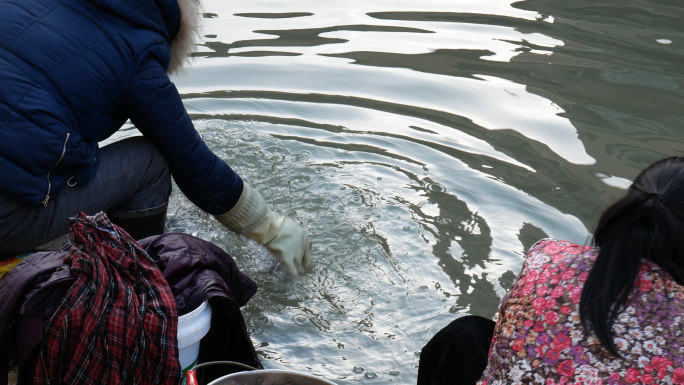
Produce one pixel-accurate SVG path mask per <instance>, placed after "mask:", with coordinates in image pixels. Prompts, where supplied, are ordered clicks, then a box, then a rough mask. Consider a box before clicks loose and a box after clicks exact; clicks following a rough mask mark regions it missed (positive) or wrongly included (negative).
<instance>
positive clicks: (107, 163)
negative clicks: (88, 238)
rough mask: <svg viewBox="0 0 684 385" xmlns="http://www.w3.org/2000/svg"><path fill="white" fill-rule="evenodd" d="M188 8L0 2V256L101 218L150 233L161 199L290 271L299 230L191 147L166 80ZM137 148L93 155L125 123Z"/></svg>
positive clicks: (296, 260)
mask: <svg viewBox="0 0 684 385" xmlns="http://www.w3.org/2000/svg"><path fill="white" fill-rule="evenodd" d="M199 17H200V16H199V10H198V4H197V0H180V1H179V0H0V256H2V255H8V254H12V253H15V252H20V251H24V250H27V249H31V248H33V247H36V246H38V245H40V244H42V243H44V242H46V241H49V240H51V239H53V238H55V237H57V236H59V235H61V234H64V233H66V232H67V228H68V221H67V218H68V217H71V216H74V215H76V214H78V212H79V211H84V212H86V213H89V214H91V213H95V212H99V211H105V212H107V214H108V215H109V217H110V219H112V221H113V222H115V223H117V224H119V225H121V226H122V227H124V228H125V229H127V230H129V232H132V233H134V234H132V235H134V236H137V237H138V238H140V237H143V236H146V235H152V234H154V233H160V232H162V231H163V223H164V219H165V217H166V206H167V202H168V196H169V193H170V190H171V183H170V175H169V172H170V174H171V175H172V176H173V178H174V180H175V181H176V183H177V185H178V186H179V188H180V189H181V191H183V193H184V194H185V195H186V196H187V197H188V198H189V199H190V200H191V201H192V202H193V203H195V204H196V205H197V206H199V207H200V208H201V209H203V210H204V211H206V212H208V213H210V214H212V215H214V216H216V218H217V219H218V220H219V221H220V222H222V223H223V224H225V225H226V226H227V227H228V228H229V229H230V230H232V231H234V232H237V233H239V234H242V235H245V236H247V237H249V238H251V239H254V240H256V241H258V242H260V243H262V244H264V245H265V246H266V247H267V248H268V249H269V250H270V251H272V252H273V254H274V255H275V256H276V257H278V258H279V259H280V260H281V262H283V263H284V264H285V266H286V267H287V269H288V271H290V272H291V273H293V274H294V273H296V272H297V271H298V270H299V268H300V267H301V266H302V265H303V264H305V263H307V261H308V259H309V251H310V242H309V240H308V236H307V235H306V233H305V232H304V231H303V230H302V229H301V228H300V227H299V226H298V225H297V224H295V222H294V221H292V220H291V219H289V218H287V217H284V216H281V215H278V214H276V213H273V212H272V211H271V210H270V209H269V208H268V206H267V205H266V203H265V202H264V200H263V198H262V197H261V195H260V194H259V193H258V192H257V191H256V190H255V189H254V188H252V187H251V186H250V185H249V184H247V183H245V182H243V181H242V179H241V178H240V177H239V176H238V175H237V174H236V173H235V172H234V171H233V170H232V169H231V168H230V167H229V166H228V165H227V164H226V163H225V162H223V161H222V160H221V159H219V158H218V157H217V156H216V155H214V154H213V153H212V152H211V150H209V148H208V147H207V146H206V144H205V143H204V142H203V141H202V139H201V138H200V137H199V135H198V133H197V131H196V130H195V129H194V127H193V124H192V121H191V120H190V117H189V116H188V114H187V112H186V111H185V108H184V107H183V104H182V102H181V98H180V95H179V93H178V91H177V89H176V88H175V86H174V85H173V83H172V82H171V81H170V80H169V77H168V74H169V73H172V72H173V71H175V70H178V69H179V68H180V67H181V66H182V64H183V62H184V60H185V59H186V58H187V57H188V53H189V51H190V50H191V49H192V47H193V46H194V45H195V38H196V36H197V34H198V32H197V29H196V26H197V25H198V24H197V22H198V21H199ZM129 119H130V121H131V122H132V123H133V124H134V125H135V126H136V127H137V128H138V129H139V130H140V132H141V133H142V134H143V137H137V138H131V139H126V140H123V141H119V142H116V143H114V144H112V145H109V146H105V147H103V148H101V149H100V148H98V142H100V141H102V140H104V139H106V138H108V137H109V136H111V135H112V134H113V133H114V132H116V131H117V130H118V129H119V128H120V127H121V126H122V125H123V124H124V123H125V122H126V121H127V120H129Z"/></svg>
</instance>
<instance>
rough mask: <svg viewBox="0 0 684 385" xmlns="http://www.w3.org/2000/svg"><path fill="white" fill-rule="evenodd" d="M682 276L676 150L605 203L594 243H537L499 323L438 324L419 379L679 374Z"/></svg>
mask: <svg viewBox="0 0 684 385" xmlns="http://www.w3.org/2000/svg"><path fill="white" fill-rule="evenodd" d="M682 285H684V158H682V157H673V158H667V159H664V160H661V161H658V162H656V163H655V164H653V165H651V166H649V167H648V168H647V169H645V170H644V171H642V172H641V173H640V174H639V175H638V176H637V178H636V180H635V181H634V183H633V184H632V185H631V186H630V188H629V190H628V192H627V195H626V196H625V197H623V198H622V199H620V200H618V201H617V202H616V203H614V204H613V205H612V206H610V207H609V208H608V209H606V210H605V211H604V212H603V214H602V216H601V218H600V220H599V223H598V225H597V227H596V230H595V232H594V237H593V247H589V246H580V245H577V244H573V243H571V242H566V241H560V240H552V239H544V240H541V241H539V242H537V243H536V244H535V245H534V246H533V247H532V248H531V249H530V251H529V252H528V254H527V257H526V260H525V263H524V265H523V268H522V271H521V272H520V274H519V275H518V277H517V278H516V280H515V281H514V283H513V285H512V287H511V289H510V290H509V292H508V293H507V294H506V295H505V296H504V297H503V299H502V302H501V306H500V309H499V319H498V321H497V322H496V324H494V322H492V321H490V320H487V319H484V318H481V317H476V316H466V317H462V318H459V319H457V320H456V321H454V322H452V324H450V325H449V326H448V327H447V328H445V329H443V330H442V331H440V332H439V333H438V334H436V335H435V336H434V337H433V338H432V340H431V341H430V342H429V343H428V344H427V345H426V346H425V349H424V350H423V353H422V354H421V362H420V368H419V375H418V384H419V385H424V384H451V385H453V384H473V383H477V384H482V385H494V384H521V383H526V384H545V385H555V384H637V383H642V384H684V286H682ZM465 330H467V331H468V332H466V333H464V331H465ZM490 337H491V339H490ZM488 340H491V344H488V343H487V342H486V341H488ZM487 347H488V348H487ZM459 357H460V358H459ZM464 358H465V359H464ZM463 363H467V366H464V365H463ZM483 370H484V372H482V371H483Z"/></svg>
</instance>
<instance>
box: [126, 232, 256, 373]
mask: <svg viewBox="0 0 684 385" xmlns="http://www.w3.org/2000/svg"><path fill="white" fill-rule="evenodd" d="M139 242H140V245H141V246H143V248H144V249H145V250H146V251H147V252H148V253H149V254H150V256H152V257H153V259H154V260H155V261H156V263H157V265H158V266H159V268H160V269H161V270H162V271H163V272H164V277H165V278H166V280H167V281H168V282H169V285H170V286H171V291H172V292H173V294H174V296H175V297H176V303H177V304H178V312H179V314H181V315H183V314H186V313H189V312H190V311H192V310H194V309H196V308H197V307H198V306H199V305H200V304H201V303H202V302H204V301H206V300H209V304H210V305H211V311H212V316H211V328H210V329H209V333H208V334H207V335H206V336H205V337H204V338H203V339H202V341H201V342H200V357H199V362H209V361H237V362H241V363H243V364H247V365H249V366H252V367H255V368H261V367H262V366H261V362H260V361H259V358H258V357H257V354H256V351H255V350H254V345H253V344H252V340H251V339H250V337H249V333H248V332H247V327H246V325H245V321H244V318H243V317H242V313H240V308H241V307H242V306H243V305H245V304H246V303H247V301H248V300H249V299H250V298H251V297H252V296H253V295H254V294H255V293H256V290H257V284H256V283H255V282H254V281H253V280H252V279H251V278H249V277H247V276H246V275H244V274H242V273H241V272H240V270H239V269H238V267H237V265H236V264H235V261H234V260H233V258H231V257H230V255H228V254H227V253H226V252H225V251H223V250H222V249H221V248H220V247H218V246H216V245H214V244H212V243H210V242H207V241H203V240H201V239H199V238H195V237H193V236H190V235H186V234H163V235H160V236H157V237H150V238H146V239H143V240H140V241H139ZM242 370H244V369H241V368H240V367H237V366H230V365H220V366H218V365H214V366H208V367H205V368H201V369H199V370H198V377H199V378H200V380H201V382H203V383H208V382H210V381H213V380H214V379H216V378H218V377H221V376H224V375H227V374H230V373H234V372H239V371H242Z"/></svg>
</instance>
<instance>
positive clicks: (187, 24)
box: [166, 0, 202, 75]
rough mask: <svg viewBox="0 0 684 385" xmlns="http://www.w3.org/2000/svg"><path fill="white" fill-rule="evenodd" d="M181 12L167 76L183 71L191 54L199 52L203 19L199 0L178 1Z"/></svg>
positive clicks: (172, 43) (172, 44)
mask: <svg viewBox="0 0 684 385" xmlns="http://www.w3.org/2000/svg"><path fill="white" fill-rule="evenodd" d="M178 6H179V7H180V12H181V21H180V31H179V32H178V35H177V36H176V38H175V39H173V41H172V42H171V47H170V48H171V61H170V62H169V69H168V70H167V71H166V73H167V74H169V75H171V74H174V73H177V72H180V71H182V70H183V69H184V68H185V66H186V65H187V64H188V63H189V62H190V61H191V59H192V57H191V54H192V53H193V52H196V51H197V43H199V41H200V34H201V19H202V16H201V15H200V10H201V6H200V2H199V0H178Z"/></svg>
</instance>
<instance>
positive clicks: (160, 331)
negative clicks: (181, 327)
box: [0, 213, 262, 385]
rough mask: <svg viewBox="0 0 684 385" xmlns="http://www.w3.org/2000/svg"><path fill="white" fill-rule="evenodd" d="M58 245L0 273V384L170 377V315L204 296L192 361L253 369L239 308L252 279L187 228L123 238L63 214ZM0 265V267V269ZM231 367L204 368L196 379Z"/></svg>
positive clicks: (108, 226)
mask: <svg viewBox="0 0 684 385" xmlns="http://www.w3.org/2000/svg"><path fill="white" fill-rule="evenodd" d="M70 239H71V241H70V242H68V243H66V244H65V245H64V246H63V247H62V248H61V249H60V250H57V251H49V252H36V253H30V254H25V255H22V256H20V257H18V258H14V259H11V260H9V262H6V263H5V265H3V266H4V270H3V272H4V275H3V276H0V385H6V384H7V378H8V376H7V374H8V370H9V367H10V365H16V366H17V367H18V377H17V385H22V384H60V383H69V384H129V383H130V384H180V383H181V381H182V378H181V367H180V363H179V360H178V343H177V326H178V317H179V316H180V315H183V314H186V313H189V312H191V311H192V310H194V309H196V308H197V307H199V305H200V304H202V303H203V302H205V301H209V303H210V305H211V308H212V317H211V327H210V329H209V333H208V334H207V335H206V337H205V338H204V339H202V342H201V345H200V357H199V360H200V362H202V361H203V362H208V361H236V362H240V363H243V364H246V365H249V366H252V367H256V368H262V366H261V363H260V361H259V359H258V357H257V355H256V352H255V349H254V346H253V345H252V342H251V339H250V337H249V334H248V332H247V329H246V326H245V322H244V319H243V317H242V314H241V313H240V307H242V306H243V305H245V304H246V303H247V301H248V300H249V299H250V298H251V297H252V296H253V295H254V294H255V293H256V290H257V285H256V283H255V282H254V281H253V280H251V279H250V278H249V277H247V276H246V275H244V274H243V273H241V272H240V270H239V269H238V268H237V266H236V264H235V262H234V261H233V259H232V258H231V257H230V255H228V254H227V253H226V252H225V251H223V250H222V249H221V248H219V247H217V246H216V245H214V244H212V243H209V242H206V241H203V240H201V239H199V238H196V237H193V236H190V235H187V234H163V235H159V236H153V237H149V238H145V239H143V240H139V241H137V242H136V241H135V240H133V239H132V238H131V237H130V236H129V235H128V234H127V233H126V232H125V231H124V230H122V229H121V228H120V227H118V226H116V225H114V224H112V223H111V221H109V219H108V218H107V216H106V215H105V214H104V213H99V214H97V215H94V216H87V215H86V214H84V213H81V214H79V215H78V216H76V217H74V218H71V219H70ZM0 267H2V266H0ZM238 370H240V368H238V367H216V368H211V367H207V368H206V370H204V371H203V376H204V377H203V382H208V381H211V380H213V379H215V378H218V377H220V376H223V375H226V374H228V373H231V372H233V371H238Z"/></svg>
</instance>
